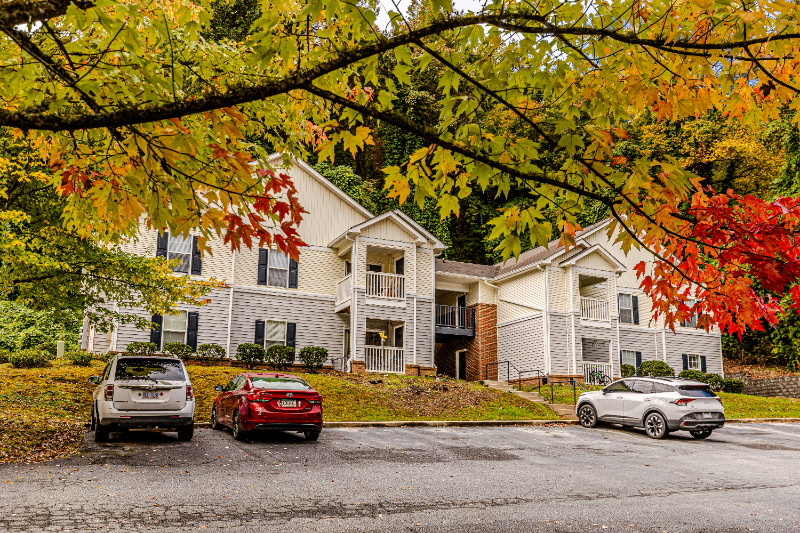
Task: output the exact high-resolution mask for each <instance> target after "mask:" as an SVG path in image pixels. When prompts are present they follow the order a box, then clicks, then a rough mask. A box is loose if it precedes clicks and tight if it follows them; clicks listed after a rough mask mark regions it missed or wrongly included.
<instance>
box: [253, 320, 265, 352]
mask: <svg viewBox="0 0 800 533" xmlns="http://www.w3.org/2000/svg"><path fill="white" fill-rule="evenodd" d="M253 343H254V344H258V345H259V346H264V321H263V320H256V339H255V340H254V341H253Z"/></svg>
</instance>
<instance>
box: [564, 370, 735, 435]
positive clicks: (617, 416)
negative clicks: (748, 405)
mask: <svg viewBox="0 0 800 533" xmlns="http://www.w3.org/2000/svg"><path fill="white" fill-rule="evenodd" d="M575 410H576V413H577V414H578V421H579V422H580V424H581V425H582V426H583V427H586V428H593V427H595V426H596V425H597V424H598V422H609V423H612V424H622V425H625V426H632V427H643V428H644V430H645V432H646V433H647V434H648V435H649V436H650V437H652V438H654V439H661V438H663V437H665V436H666V435H667V433H669V432H670V431H688V432H689V433H690V434H691V435H692V437H694V438H696V439H705V438H706V437H708V436H709V435H711V432H712V431H713V430H714V429H717V428H721V427H722V426H723V425H724V424H725V408H724V407H723V406H722V399H721V398H720V397H719V396H717V395H716V394H714V391H712V390H711V387H709V386H708V385H707V384H705V383H700V382H699V381H694V380H690V379H683V378H662V377H659V378H651V377H641V376H636V377H630V378H625V379H621V380H619V381H615V382H614V383H612V384H610V385H608V386H607V387H605V388H604V389H603V390H600V391H592V392H584V393H583V394H581V395H580V396H579V397H578V404H577V405H576V406H575Z"/></svg>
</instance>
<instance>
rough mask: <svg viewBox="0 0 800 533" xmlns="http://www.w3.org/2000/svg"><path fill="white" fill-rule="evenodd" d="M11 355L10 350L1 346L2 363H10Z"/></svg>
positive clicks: (0, 357) (0, 363) (0, 356)
mask: <svg viewBox="0 0 800 533" xmlns="http://www.w3.org/2000/svg"><path fill="white" fill-rule="evenodd" d="M10 355H11V352H10V351H9V350H5V349H2V348H0V365H2V364H5V363H8V358H9V356H10Z"/></svg>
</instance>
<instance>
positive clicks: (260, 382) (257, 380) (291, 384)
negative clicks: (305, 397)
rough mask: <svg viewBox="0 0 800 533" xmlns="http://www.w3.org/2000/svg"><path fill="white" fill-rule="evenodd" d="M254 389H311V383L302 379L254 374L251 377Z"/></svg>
mask: <svg viewBox="0 0 800 533" xmlns="http://www.w3.org/2000/svg"><path fill="white" fill-rule="evenodd" d="M250 381H251V382H252V383H253V388H254V389H268V390H309V389H311V385H309V384H308V383H306V382H305V381H303V380H302V379H286V378H267V377H261V376H257V377H256V376H254V377H251V378H250Z"/></svg>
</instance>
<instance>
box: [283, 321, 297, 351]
mask: <svg viewBox="0 0 800 533" xmlns="http://www.w3.org/2000/svg"><path fill="white" fill-rule="evenodd" d="M296 337H297V324H295V323H294V322H287V323H286V346H291V347H292V348H294V340H295V338H296Z"/></svg>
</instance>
